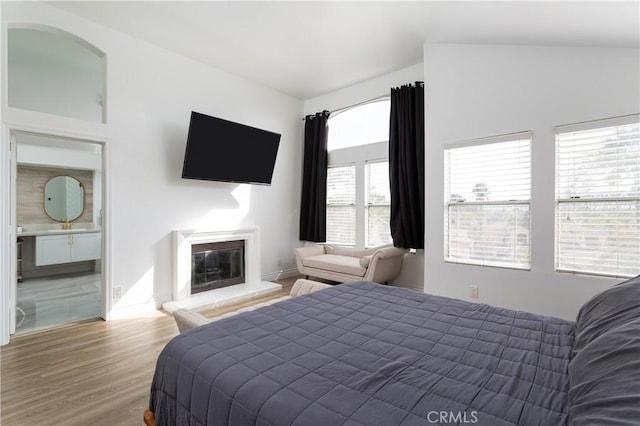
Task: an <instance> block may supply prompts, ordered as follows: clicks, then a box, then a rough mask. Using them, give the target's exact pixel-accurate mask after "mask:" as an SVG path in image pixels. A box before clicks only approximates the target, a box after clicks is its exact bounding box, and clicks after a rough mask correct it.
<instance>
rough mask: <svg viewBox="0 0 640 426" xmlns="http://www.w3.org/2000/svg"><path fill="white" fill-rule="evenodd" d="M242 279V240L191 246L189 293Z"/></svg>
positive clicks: (228, 284)
mask: <svg viewBox="0 0 640 426" xmlns="http://www.w3.org/2000/svg"><path fill="white" fill-rule="evenodd" d="M244 281H245V277H244V240H236V241H223V242H217V243H206V244H194V245H192V246H191V294H196V293H200V292H203V291H208V290H214V289H216V288H223V287H228V286H230V285H235V284H242V283H244Z"/></svg>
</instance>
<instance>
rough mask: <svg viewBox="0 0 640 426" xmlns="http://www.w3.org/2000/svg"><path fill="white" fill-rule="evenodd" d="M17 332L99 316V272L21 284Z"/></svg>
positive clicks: (30, 280)
mask: <svg viewBox="0 0 640 426" xmlns="http://www.w3.org/2000/svg"><path fill="white" fill-rule="evenodd" d="M17 296H18V297H17V302H18V303H17V306H16V334H18V333H25V332H29V331H35V330H40V329H43V328H48V327H54V326H58V325H62V324H68V323H72V322H76V321H82V320H86V319H91V318H96V317H99V316H100V274H82V275H69V276H64V277H47V278H35V279H28V280H25V281H23V282H22V283H18V295H17Z"/></svg>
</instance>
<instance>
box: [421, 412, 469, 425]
mask: <svg viewBox="0 0 640 426" xmlns="http://www.w3.org/2000/svg"><path fill="white" fill-rule="evenodd" d="M427 421H428V422H429V423H440V424H448V423H451V424H474V423H478V412H477V411H469V412H468V413H467V412H466V411H429V412H428V413H427Z"/></svg>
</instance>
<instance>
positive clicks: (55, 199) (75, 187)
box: [44, 176, 84, 222]
mask: <svg viewBox="0 0 640 426" xmlns="http://www.w3.org/2000/svg"><path fill="white" fill-rule="evenodd" d="M44 211H45V213H47V216H49V217H50V218H51V219H53V220H55V221H57V222H67V221H68V222H71V221H73V220H76V219H77V218H79V217H80V215H81V214H82V212H83V211H84V188H83V187H82V183H80V181H79V180H78V179H76V178H74V177H71V176H55V177H52V178H51V179H49V181H48V182H47V184H46V185H45V186H44Z"/></svg>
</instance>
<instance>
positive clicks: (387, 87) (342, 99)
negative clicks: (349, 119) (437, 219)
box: [300, 63, 424, 290]
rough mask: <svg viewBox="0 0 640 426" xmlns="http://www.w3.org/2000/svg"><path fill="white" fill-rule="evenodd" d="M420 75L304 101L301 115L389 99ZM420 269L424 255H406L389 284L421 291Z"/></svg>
mask: <svg viewBox="0 0 640 426" xmlns="http://www.w3.org/2000/svg"><path fill="white" fill-rule="evenodd" d="M423 75H424V73H423V66H422V64H421V63H420V64H416V65H413V66H410V67H407V68H403V69H400V70H397V71H394V72H392V73H389V74H385V75H382V76H379V77H376V78H373V79H371V80H367V81H364V82H361V83H358V84H354V85H352V86H349V87H345V88H343V89H340V90H336V91H334V92H331V93H327V94H325V95H321V96H318V97H316V98H313V99H308V100H306V101H305V102H304V115H308V114H314V113H316V112H320V111H323V110H329V111H333V110H336V109H341V108H345V107H348V106H350V105H354V104H357V103H360V102H366V101H368V100H371V99H374V98H378V97H381V96H385V95H389V94H390V93H391V88H392V87H399V86H401V85H403V84H409V83H415V82H416V81H422V79H423ZM300 161H302V160H300ZM423 265H424V255H423V251H422V250H418V252H417V253H415V254H408V255H406V256H405V259H404V263H403V266H402V273H401V274H400V276H399V277H398V278H397V279H395V280H394V281H393V284H394V285H397V286H400V287H411V288H416V289H420V290H422V287H423Z"/></svg>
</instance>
